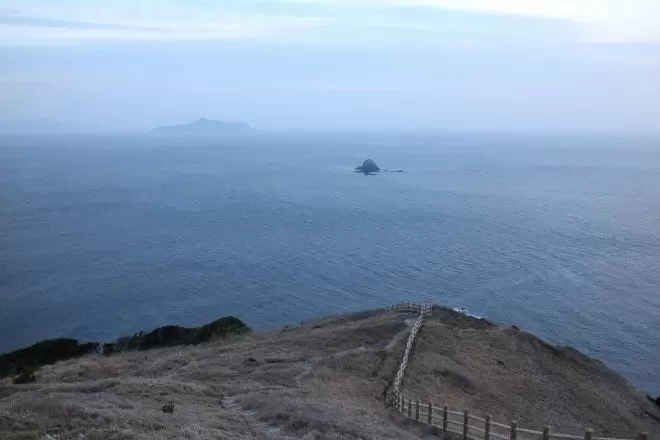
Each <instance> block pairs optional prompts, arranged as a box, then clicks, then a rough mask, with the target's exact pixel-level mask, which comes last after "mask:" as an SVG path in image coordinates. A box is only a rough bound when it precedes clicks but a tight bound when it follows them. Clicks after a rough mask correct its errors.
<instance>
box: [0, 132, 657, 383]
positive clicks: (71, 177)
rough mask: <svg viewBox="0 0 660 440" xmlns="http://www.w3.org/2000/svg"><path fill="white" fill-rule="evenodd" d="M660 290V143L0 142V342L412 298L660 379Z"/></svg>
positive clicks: (634, 375)
mask: <svg viewBox="0 0 660 440" xmlns="http://www.w3.org/2000/svg"><path fill="white" fill-rule="evenodd" d="M367 157H371V158H373V159H374V160H375V161H376V162H377V163H378V164H379V165H380V166H381V167H383V168H388V169H403V170H405V172H404V173H384V174H381V175H378V176H364V175H360V174H356V173H354V172H353V171H352V168H353V167H354V166H355V165H358V164H359V163H360V162H361V161H362V160H364V159H365V158H367ZM659 289H660V141H659V140H658V139H657V138H656V139H653V138H651V137H641V136H629V137H623V136H610V137H606V136H600V137H587V136H554V137H548V136H541V135H518V136H506V135H490V136H489V135H458V134H456V135H437V136H432V135H400V134H399V135H390V136H388V135H384V134H381V135H366V134H359V135H357V134H355V135H349V134H345V135H323V134H306V135H285V134H277V135H260V136H257V137H252V138H244V139H237V138H233V139H232V138H224V139H208V138H206V139H185V138H178V139H176V138H160V137H149V136H68V137H66V136H59V137H2V138H0V352H3V351H7V350H11V349H15V348H18V347H21V346H24V345H27V344H31V343H34V342H37V341H39V340H41V339H44V338H52V337H56V336H66V337H74V338H81V339H91V340H110V339H113V338H115V337H117V336H119V335H126V334H130V333H133V332H136V331H138V330H142V329H149V328H152V327H156V326H160V325H163V324H168V323H176V324H182V325H198V324H201V323H205V322H208V321H210V320H213V319H215V318H218V317H220V316H225V315H236V316H238V317H240V318H241V319H243V320H245V321H247V323H249V324H250V325H252V326H253V327H255V328H256V329H266V328H270V327H275V326H279V325H283V324H290V323H296V322H298V321H301V320H306V319H309V318H313V317H317V316H320V315H326V314H331V313H338V312H345V311H351V310H359V309H364V308H372V307H378V306H384V305H388V304H391V303H393V302H396V301H401V300H413V299H414V300H418V301H432V302H434V303H440V304H445V305H448V306H452V307H465V308H466V309H467V310H469V311H470V312H471V313H473V314H476V315H480V316H484V317H487V318H490V319H492V320H495V321H498V322H503V323H514V324H517V325H519V326H520V327H522V328H523V329H525V330H528V331H531V332H533V333H536V334H538V335H540V336H542V337H544V338H546V339H548V340H550V341H552V342H555V343H559V344H562V345H572V346H575V347H577V348H579V349H580V350H582V351H584V352H586V353H587V354H589V355H592V356H595V357H597V358H599V359H601V360H603V361H605V362H606V363H607V364H608V365H609V366H611V367H612V368H614V369H615V370H616V371H618V372H620V373H622V374H623V375H624V376H626V377H627V378H628V379H629V380H630V381H631V382H632V383H633V384H635V385H636V386H638V387H639V388H641V389H643V390H645V391H648V392H651V393H653V394H660V376H659V375H658V371H660V291H659Z"/></svg>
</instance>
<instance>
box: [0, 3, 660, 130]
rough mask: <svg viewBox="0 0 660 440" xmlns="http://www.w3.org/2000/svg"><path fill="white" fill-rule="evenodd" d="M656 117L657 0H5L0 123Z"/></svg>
mask: <svg viewBox="0 0 660 440" xmlns="http://www.w3.org/2000/svg"><path fill="white" fill-rule="evenodd" d="M200 117H207V118H212V119H220V120H224V121H244V122H247V123H249V124H251V125H253V126H255V127H258V128H262V129H287V130H288V129H383V128H390V129H423V130H455V129H458V130H472V129H475V130H476V129H480V130H482V129H483V130H491V129H494V130H571V131H573V130H588V131H593V130H644V131H646V130H653V131H656V130H660V1H658V0H233V1H229V0H215V1H209V0H187V1H176V0H160V1H156V0H59V1H57V0H20V1H18V0H0V120H4V121H14V120H22V119H30V118H51V119H57V120H61V121H67V122H71V123H75V124H81V126H86V127H94V128H99V129H103V130H120V131H121V130H129V131H131V130H146V129H148V128H151V127H154V126H158V125H164V124H176V123H182V122H188V121H191V120H193V119H197V118H200Z"/></svg>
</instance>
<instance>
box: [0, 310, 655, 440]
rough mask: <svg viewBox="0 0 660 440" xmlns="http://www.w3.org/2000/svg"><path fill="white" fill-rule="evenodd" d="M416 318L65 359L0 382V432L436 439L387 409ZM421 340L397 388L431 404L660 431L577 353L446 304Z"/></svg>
mask: <svg viewBox="0 0 660 440" xmlns="http://www.w3.org/2000/svg"><path fill="white" fill-rule="evenodd" d="M411 318H414V315H407V314H404V313H392V312H386V311H371V312H363V313H358V314H352V315H346V316H339V317H332V318H327V319H323V320H319V321H316V322H311V323H306V324H302V325H300V326H295V327H288V328H282V329H277V330H273V331H270V332H266V333H242V334H238V335H236V334H232V335H228V336H227V337H226V338H224V339H217V340H216V339H213V338H212V339H211V340H210V341H209V342H207V343H203V344H198V345H190V346H177V347H165V348H156V349H152V350H149V351H125V352H122V353H116V354H111V355H102V354H93V355H88V356H84V357H81V358H78V359H69V360H66V361H61V362H58V363H57V364H55V365H48V366H44V367H42V368H41V369H40V371H39V378H38V381H37V382H36V383H32V384H23V385H14V384H12V383H11V380H9V379H5V380H2V381H0V438H2V439H3V440H4V439H19V438H20V439H28V438H30V439H32V438H37V439H41V438H43V437H44V436H45V435H46V434H50V435H52V436H54V437H55V436H59V438H60V439H68V438H74V439H77V438H79V435H80V434H82V435H84V436H85V438H86V439H88V440H89V439H145V440H146V439H153V440H156V439H209V440H210V439H218V438H221V439H266V438H270V439H281V438H299V439H305V440H313V439H337V440H338V439H344V440H346V439H350V440H358V439H362V440H364V439H397V440H406V439H420V438H432V437H431V436H432V435H433V432H431V431H430V430H429V429H428V428H427V427H425V426H423V425H418V424H415V423H414V422H411V421H409V420H406V419H405V418H404V417H403V416H401V415H399V414H398V413H397V412H396V411H395V410H394V409H393V408H388V407H387V406H386V405H385V404H384V396H385V395H386V394H387V392H388V389H389V386H390V385H391V380H392V378H393V376H394V373H395V371H396V369H397V366H398V363H399V361H400V359H401V355H402V353H403V348H404V346H405V343H406V337H407V333H408V329H409V327H408V324H409V323H410V319H411ZM419 338H420V339H419V341H418V343H417V345H416V347H415V349H414V351H413V355H412V358H411V360H410V371H409V373H410V374H408V375H406V379H405V380H404V384H403V387H404V391H407V392H411V393H416V394H418V395H420V397H428V398H432V399H433V400H434V402H435V403H436V404H438V405H442V404H444V403H448V404H450V405H451V406H454V407H457V408H461V407H466V408H470V409H471V410H473V411H474V412H475V413H477V414H483V415H485V414H493V416H494V417H496V418H500V417H501V418H503V419H504V420H507V419H509V418H518V419H519V420H520V421H521V424H523V422H524V425H526V426H529V427H537V426H542V425H543V424H545V423H552V424H553V429H556V430H558V431H561V432H573V430H574V428H576V427H578V426H579V427H580V428H583V427H584V424H588V425H589V426H590V427H592V428H594V430H595V435H597V436H598V435H603V434H606V435H620V436H622V437H624V438H626V437H631V436H633V435H634V434H635V433H636V432H638V431H642V430H646V431H648V432H649V433H650V434H651V438H654V434H657V433H658V432H659V430H660V424H659V423H658V422H655V421H654V420H653V419H652V418H651V417H649V416H647V415H645V412H644V411H645V410H649V411H656V410H655V409H654V408H653V407H654V404H653V403H651V402H649V401H648V399H646V397H645V396H643V395H641V394H639V393H637V392H636V391H635V390H634V389H632V388H631V387H630V386H628V385H627V384H626V382H625V381H624V380H623V379H621V378H620V377H618V376H616V375H615V374H614V373H612V372H611V371H609V370H607V369H606V368H605V367H604V366H603V365H602V364H600V363H599V362H597V361H592V360H590V359H589V358H586V357H584V356H583V355H580V354H578V353H577V352H574V351H572V350H566V349H561V348H556V347H552V346H550V345H548V344H544V343H541V342H540V340H538V338H535V337H533V336H531V335H528V334H526V333H524V332H522V331H518V330H514V329H511V328H509V327H501V326H496V325H493V324H490V323H488V322H485V321H479V320H474V319H472V318H468V317H465V316H463V315H459V314H455V313H450V312H448V311H447V310H446V309H440V308H436V309H435V310H434V313H433V316H432V317H431V318H429V320H428V323H427V324H425V326H424V327H423V328H422V331H421V333H420V336H419ZM654 414H655V413H654ZM659 415H660V414H659ZM578 433H579V431H578ZM436 434H437V432H436Z"/></svg>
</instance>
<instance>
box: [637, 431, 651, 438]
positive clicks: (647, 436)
mask: <svg viewBox="0 0 660 440" xmlns="http://www.w3.org/2000/svg"><path fill="white" fill-rule="evenodd" d="M637 439H638V440H649V433H648V432H640V433H639V435H638V436H637Z"/></svg>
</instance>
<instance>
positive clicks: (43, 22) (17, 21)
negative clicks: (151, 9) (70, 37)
mask: <svg viewBox="0 0 660 440" xmlns="http://www.w3.org/2000/svg"><path fill="white" fill-rule="evenodd" d="M3 24H5V25H19V26H36V27H46V28H64V29H83V30H94V29H103V30H106V29H110V30H131V31H135V30H137V31H150V32H167V29H161V28H156V27H147V26H131V25H126V24H115V23H93V22H87V21H73V20H57V19H53V18H43V17H24V16H12V15H3V16H0V25H3Z"/></svg>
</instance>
